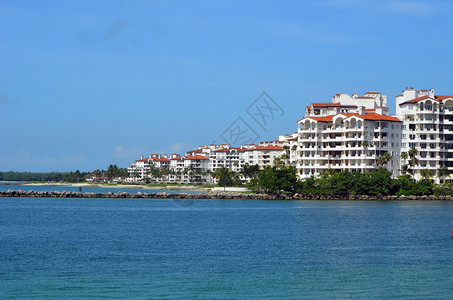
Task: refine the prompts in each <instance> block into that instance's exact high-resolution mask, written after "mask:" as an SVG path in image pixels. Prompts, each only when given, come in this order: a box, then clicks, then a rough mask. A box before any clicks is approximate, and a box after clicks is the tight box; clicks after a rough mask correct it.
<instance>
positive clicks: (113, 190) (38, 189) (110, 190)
mask: <svg viewBox="0 0 453 300" xmlns="http://www.w3.org/2000/svg"><path fill="white" fill-rule="evenodd" d="M7 190H16V191H17V190H22V191H25V192H28V191H35V192H53V191H58V192H62V191H66V192H78V191H79V188H78V187H76V186H61V185H55V186H51V185H50V186H49V185H22V184H20V185H16V184H1V183H0V191H7ZM118 192H126V193H139V192H140V193H148V194H149V193H162V192H166V193H181V192H182V193H188V194H197V193H201V192H199V191H192V190H161V189H137V188H119V187H92V186H87V187H82V193H118Z"/></svg>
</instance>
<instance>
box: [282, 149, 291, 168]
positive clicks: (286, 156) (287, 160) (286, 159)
mask: <svg viewBox="0 0 453 300" xmlns="http://www.w3.org/2000/svg"><path fill="white" fill-rule="evenodd" d="M282 149H283V150H284V151H285V154H283V155H282V156H281V158H282V159H284V160H285V165H289V153H290V152H289V151H290V148H289V146H288V145H285V146H283V147H282Z"/></svg>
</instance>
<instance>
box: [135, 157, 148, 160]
mask: <svg viewBox="0 0 453 300" xmlns="http://www.w3.org/2000/svg"><path fill="white" fill-rule="evenodd" d="M148 160H149V157H147V158H142V159H139V160H136V161H148Z"/></svg>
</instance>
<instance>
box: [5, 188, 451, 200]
mask: <svg viewBox="0 0 453 300" xmlns="http://www.w3.org/2000/svg"><path fill="white" fill-rule="evenodd" d="M0 197H31V198H43V197H45V198H135V199H137V198H143V199H255V200H384V201H391V200H450V201H451V200H453V196H450V195H446V196H444V195H442V196H435V195H423V196H362V195H346V196H343V195H321V194H320V195H308V194H294V195H286V194H280V195H267V194H243V193H201V194H188V193H166V192H161V193H126V192H118V193H81V192H65V191H62V192H59V191H53V192H37V191H27V192H25V191H22V190H7V191H0Z"/></svg>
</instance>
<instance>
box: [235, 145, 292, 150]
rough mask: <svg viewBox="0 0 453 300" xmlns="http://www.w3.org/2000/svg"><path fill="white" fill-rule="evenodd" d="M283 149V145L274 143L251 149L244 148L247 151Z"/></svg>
mask: <svg viewBox="0 0 453 300" xmlns="http://www.w3.org/2000/svg"><path fill="white" fill-rule="evenodd" d="M282 149H283V147H281V146H272V145H269V146H256V147H255V148H249V149H244V150H246V151H255V150H277V151H281V150H282Z"/></svg>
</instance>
